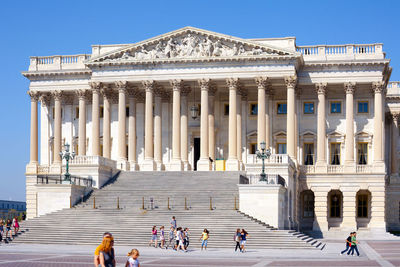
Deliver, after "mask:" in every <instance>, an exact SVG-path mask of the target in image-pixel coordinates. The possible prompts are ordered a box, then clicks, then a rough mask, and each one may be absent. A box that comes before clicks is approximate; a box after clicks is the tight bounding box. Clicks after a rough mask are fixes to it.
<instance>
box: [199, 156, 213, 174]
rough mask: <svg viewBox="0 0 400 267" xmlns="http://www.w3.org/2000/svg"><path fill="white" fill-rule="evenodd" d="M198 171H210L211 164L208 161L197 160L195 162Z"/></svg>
mask: <svg viewBox="0 0 400 267" xmlns="http://www.w3.org/2000/svg"><path fill="white" fill-rule="evenodd" d="M197 170H198V171H209V170H211V162H210V160H209V159H199V160H198V161H197Z"/></svg>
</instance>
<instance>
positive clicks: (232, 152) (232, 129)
mask: <svg viewBox="0 0 400 267" xmlns="http://www.w3.org/2000/svg"><path fill="white" fill-rule="evenodd" d="M226 83H227V85H228V88H229V143H228V150H229V151H228V160H227V161H226V170H227V171H238V170H239V161H238V158H237V131H236V127H237V114H236V109H237V102H236V100H237V98H236V95H237V90H238V88H239V86H240V83H239V79H237V78H229V79H226Z"/></svg>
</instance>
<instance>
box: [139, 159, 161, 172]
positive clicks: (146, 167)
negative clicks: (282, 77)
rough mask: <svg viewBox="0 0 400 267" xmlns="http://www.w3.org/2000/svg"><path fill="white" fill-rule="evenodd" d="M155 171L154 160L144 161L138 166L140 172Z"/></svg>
mask: <svg viewBox="0 0 400 267" xmlns="http://www.w3.org/2000/svg"><path fill="white" fill-rule="evenodd" d="M156 169H157V165H156V162H155V161H154V159H145V160H144V161H143V163H142V164H141V165H140V170H141V171H155V170H156Z"/></svg>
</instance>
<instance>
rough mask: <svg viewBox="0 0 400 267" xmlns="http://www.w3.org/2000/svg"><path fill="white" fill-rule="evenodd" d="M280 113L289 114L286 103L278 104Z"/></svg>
mask: <svg viewBox="0 0 400 267" xmlns="http://www.w3.org/2000/svg"><path fill="white" fill-rule="evenodd" d="M278 114H287V105H286V104H285V103H279V104H278Z"/></svg>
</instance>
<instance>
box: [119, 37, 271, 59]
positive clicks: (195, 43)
mask: <svg viewBox="0 0 400 267" xmlns="http://www.w3.org/2000/svg"><path fill="white" fill-rule="evenodd" d="M268 54H272V52H269V51H266V49H263V48H258V47H257V48H256V47H251V46H249V45H247V44H240V43H234V42H229V41H225V40H220V39H217V38H213V37H210V36H203V35H196V34H190V33H189V34H187V35H183V36H177V37H170V38H168V39H166V40H160V41H159V42H158V43H157V44H153V45H147V46H146V45H144V46H139V47H137V48H134V49H132V50H128V51H125V52H124V53H123V54H122V56H120V57H119V58H116V59H114V60H149V59H150V60H151V59H169V58H202V57H233V56H260V55H268Z"/></svg>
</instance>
